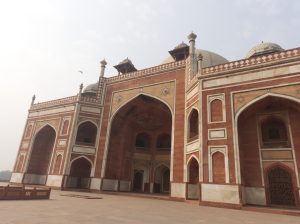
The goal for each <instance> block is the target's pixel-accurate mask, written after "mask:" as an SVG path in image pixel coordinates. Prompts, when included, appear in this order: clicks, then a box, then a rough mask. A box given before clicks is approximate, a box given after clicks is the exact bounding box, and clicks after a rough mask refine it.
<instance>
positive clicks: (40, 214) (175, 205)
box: [0, 190, 300, 224]
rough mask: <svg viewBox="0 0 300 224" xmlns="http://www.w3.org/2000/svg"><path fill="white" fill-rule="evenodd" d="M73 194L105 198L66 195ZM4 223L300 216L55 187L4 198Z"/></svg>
mask: <svg viewBox="0 0 300 224" xmlns="http://www.w3.org/2000/svg"><path fill="white" fill-rule="evenodd" d="M70 194H76V195H86V196H93V197H101V198H102V199H85V198H76V197H67V196H62V195H70ZM0 223H1V224H8V223H14V224H15V223H20V224H21V223H22V224H24V223H25V224H37V223H38V224H44V223H53V224H54V223H55V224H61V223H80V224H86V223H88V224H90V223H91V224H93V223H97V224H99V223H101V224H110V223H126V224H127V223H128V224H129V223H130V224H144V223H145V224H148V223H149V224H150V223H151V224H153V223H156V224H165V223H166V224H170V223H181V224H182V223H183V224H190V223H209V224H218V223H222V224H229V223H230V224H237V223H238V224H241V223H243V224H251V223H253V224H254V223H255V224H260V223H261V224H277V223H278V224H288V223H295V224H296V223H297V224H299V223H300V217H296V216H288V215H277V214H267V213H256V212H249V211H241V210H233V209H221V208H212V207H204V206H198V205H197V204H188V203H184V202H174V201H165V200H157V199H147V198H137V197H128V196H120V195H119V196H118V195H108V194H92V193H82V192H67V191H55V190H53V191H52V192H51V200H36V201H0Z"/></svg>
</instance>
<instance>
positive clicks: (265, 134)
mask: <svg viewBox="0 0 300 224" xmlns="http://www.w3.org/2000/svg"><path fill="white" fill-rule="evenodd" d="M261 135H262V143H263V147H271V148H276V147H287V146H288V135H287V130H286V126H285V123H284V122H283V121H282V120H280V119H278V118H276V117H270V118H268V119H266V120H264V121H263V122H262V123H261Z"/></svg>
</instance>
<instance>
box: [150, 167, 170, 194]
mask: <svg viewBox="0 0 300 224" xmlns="http://www.w3.org/2000/svg"><path fill="white" fill-rule="evenodd" d="M153 187H154V189H153V192H154V193H163V194H168V193H169V191H170V169H169V168H168V167H167V166H165V165H160V166H159V167H157V168H156V169H155V172H154V186H153Z"/></svg>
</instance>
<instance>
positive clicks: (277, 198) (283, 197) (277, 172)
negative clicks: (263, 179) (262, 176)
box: [267, 166, 296, 206]
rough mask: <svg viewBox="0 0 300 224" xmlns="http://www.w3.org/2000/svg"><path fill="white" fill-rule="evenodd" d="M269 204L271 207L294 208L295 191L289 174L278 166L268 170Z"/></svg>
mask: <svg viewBox="0 0 300 224" xmlns="http://www.w3.org/2000/svg"><path fill="white" fill-rule="evenodd" d="M267 178H268V187H267V193H268V195H269V203H270V204H271V205H287V206H295V205H296V204H295V195H294V194H295V190H294V187H293V180H292V175H291V173H290V172H289V171H288V170H287V169H284V168H282V167H280V166H275V167H273V168H271V169H269V170H268V172H267Z"/></svg>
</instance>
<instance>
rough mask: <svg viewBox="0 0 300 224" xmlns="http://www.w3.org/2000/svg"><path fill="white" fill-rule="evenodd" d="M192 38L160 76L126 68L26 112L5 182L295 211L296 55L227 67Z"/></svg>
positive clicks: (299, 125)
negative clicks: (16, 152)
mask: <svg viewBox="0 0 300 224" xmlns="http://www.w3.org/2000/svg"><path fill="white" fill-rule="evenodd" d="M195 39H196V35H195V34H193V33H191V34H190V35H189V36H188V40H189V45H187V44H185V43H181V44H180V45H178V46H177V47H175V48H174V49H173V50H171V51H169V53H170V55H171V56H170V57H169V58H167V59H166V60H165V61H164V62H163V63H162V64H160V65H158V66H155V67H151V68H146V69H143V70H137V69H136V68H135V67H134V65H133V63H132V62H131V61H130V60H129V59H125V60H124V61H122V62H121V63H119V64H118V65H116V66H115V68H116V69H117V70H118V72H119V74H118V75H116V76H112V77H109V78H107V77H104V73H105V66H106V62H105V61H104V60H103V61H101V71H100V76H99V78H98V80H97V82H95V83H94V84H91V85H89V86H87V87H86V88H84V89H83V88H82V86H81V88H80V91H79V93H78V94H77V95H74V96H71V97H67V98H62V99H57V100H53V101H48V102H43V103H34V99H33V102H32V105H31V107H30V109H29V113H28V118H27V122H26V126H25V130H24V134H23V137H22V139H21V144H20V148H19V152H18V155H17V158H16V162H15V166H14V172H13V175H12V178H11V182H14V183H24V184H40V185H47V186H53V187H57V188H86V189H92V190H99V191H100V190H101V191H134V192H145V193H162V194H169V195H170V196H171V197H174V198H189V199H198V200H199V201H200V203H201V204H211V205H215V204H216V205H220V204H222V205H226V206H232V207H241V206H243V205H245V204H254V205H266V206H271V205H279V206H296V207H300V201H299V194H300V184H299V172H300V48H295V49H289V50H284V49H282V48H281V47H280V46H279V45H277V44H273V43H261V44H259V45H257V46H255V47H254V48H252V49H251V50H250V51H249V52H248V54H247V56H246V58H243V59H241V60H238V61H231V62H229V61H227V60H226V59H225V58H223V57H222V56H220V55H218V54H215V53H213V52H210V51H206V50H199V49H196V47H195Z"/></svg>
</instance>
